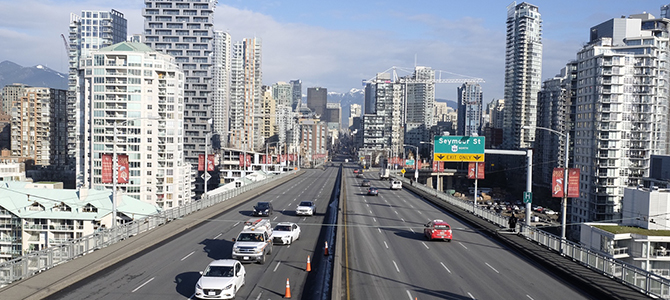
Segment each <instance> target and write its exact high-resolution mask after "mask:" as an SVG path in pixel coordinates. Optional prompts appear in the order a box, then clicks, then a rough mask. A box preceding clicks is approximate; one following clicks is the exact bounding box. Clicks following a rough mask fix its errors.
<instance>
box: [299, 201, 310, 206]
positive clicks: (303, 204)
mask: <svg viewBox="0 0 670 300" xmlns="http://www.w3.org/2000/svg"><path fill="white" fill-rule="evenodd" d="M298 206H312V202H309V201H303V202H300V204H299V205H298Z"/></svg>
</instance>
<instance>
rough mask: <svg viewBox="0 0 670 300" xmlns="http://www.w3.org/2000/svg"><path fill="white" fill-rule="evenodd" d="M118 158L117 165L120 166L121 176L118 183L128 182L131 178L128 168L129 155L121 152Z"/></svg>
mask: <svg viewBox="0 0 670 300" xmlns="http://www.w3.org/2000/svg"><path fill="white" fill-rule="evenodd" d="M116 159H117V161H118V163H117V165H118V167H119V170H118V172H119V177H118V179H117V181H116V182H117V183H128V180H129V179H130V172H129V170H128V165H129V164H128V155H125V154H121V155H117V156H116Z"/></svg>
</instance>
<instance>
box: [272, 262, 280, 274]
mask: <svg viewBox="0 0 670 300" xmlns="http://www.w3.org/2000/svg"><path fill="white" fill-rule="evenodd" d="M279 264H281V260H280V261H278V262H277V265H276V266H275V269H274V270H273V271H272V272H277V268H279Z"/></svg>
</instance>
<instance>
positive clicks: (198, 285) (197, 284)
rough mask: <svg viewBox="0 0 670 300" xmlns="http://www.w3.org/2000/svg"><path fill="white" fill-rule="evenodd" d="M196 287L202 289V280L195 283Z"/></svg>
mask: <svg viewBox="0 0 670 300" xmlns="http://www.w3.org/2000/svg"><path fill="white" fill-rule="evenodd" d="M195 288H196V289H199V290H202V286H200V282H198V283H196V284H195Z"/></svg>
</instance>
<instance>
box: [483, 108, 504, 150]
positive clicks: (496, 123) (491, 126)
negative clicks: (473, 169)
mask: <svg viewBox="0 0 670 300" xmlns="http://www.w3.org/2000/svg"><path fill="white" fill-rule="evenodd" d="M486 113H487V114H488V115H489V123H488V126H486V127H485V128H484V136H485V137H486V139H485V142H486V148H487V149H492V148H500V145H502V139H503V126H505V99H493V100H492V101H491V102H489V104H488V105H486Z"/></svg>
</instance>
